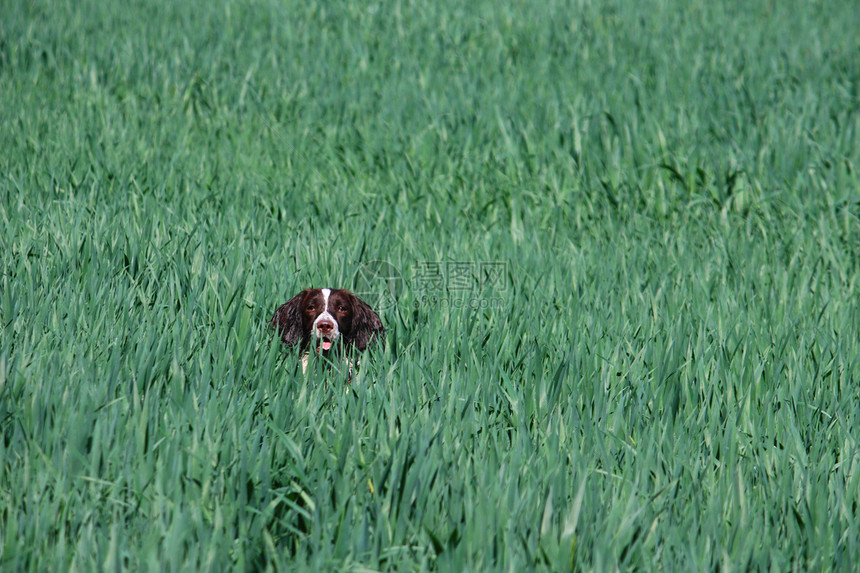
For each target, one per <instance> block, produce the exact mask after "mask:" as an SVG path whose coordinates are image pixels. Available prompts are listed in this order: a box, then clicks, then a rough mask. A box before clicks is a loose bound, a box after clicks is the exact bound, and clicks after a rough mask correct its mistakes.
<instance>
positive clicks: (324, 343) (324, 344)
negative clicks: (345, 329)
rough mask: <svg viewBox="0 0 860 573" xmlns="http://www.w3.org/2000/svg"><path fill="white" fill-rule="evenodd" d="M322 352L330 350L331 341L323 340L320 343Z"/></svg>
mask: <svg viewBox="0 0 860 573" xmlns="http://www.w3.org/2000/svg"><path fill="white" fill-rule="evenodd" d="M322 347H323V350H328V349H329V348H331V340H323V343H322Z"/></svg>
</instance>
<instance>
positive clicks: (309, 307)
mask: <svg viewBox="0 0 860 573" xmlns="http://www.w3.org/2000/svg"><path fill="white" fill-rule="evenodd" d="M315 308H316V307H315V306H314V305H312V304H309V305H308V306H307V308H306V309H305V310H314V309H315Z"/></svg>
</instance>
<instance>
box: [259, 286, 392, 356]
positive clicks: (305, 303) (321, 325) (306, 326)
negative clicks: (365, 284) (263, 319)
mask: <svg viewBox="0 0 860 573" xmlns="http://www.w3.org/2000/svg"><path fill="white" fill-rule="evenodd" d="M270 324H271V325H273V326H275V327H276V328H277V329H278V333H279V334H280V335H281V340H283V342H284V344H286V345H288V346H295V345H296V344H300V345H301V349H302V350H305V349H306V348H308V347H309V346H311V345H313V348H314V350H315V351H316V352H320V353H323V354H327V353H329V352H331V351H333V350H334V349H335V348H337V347H338V346H344V347H354V348H356V349H358V350H364V349H365V348H367V346H368V344H370V343H371V342H373V341H374V340H376V339H377V338H380V337H381V336H382V334H384V332H385V329H384V328H383V326H382V321H381V320H379V316H377V314H376V313H375V312H374V311H373V309H372V308H370V306H368V305H367V303H365V302H364V301H362V300H361V299H359V298H358V297H357V296H355V295H354V294H352V293H351V292H349V291H346V290H343V289H330V288H320V289H306V290H303V291H302V292H300V293H299V294H297V295H296V296H294V297H293V298H291V299H290V300H289V301H287V302H286V303H285V304H283V305H281V306H280V307H279V308H278V310H276V311H275V315H274V316H273V317H272V319H271V321H270Z"/></svg>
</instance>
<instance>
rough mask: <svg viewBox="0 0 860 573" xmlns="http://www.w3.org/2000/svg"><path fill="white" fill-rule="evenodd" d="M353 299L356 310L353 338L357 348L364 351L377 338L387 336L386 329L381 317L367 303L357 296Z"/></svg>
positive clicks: (354, 310) (354, 312) (353, 319)
mask: <svg viewBox="0 0 860 573" xmlns="http://www.w3.org/2000/svg"><path fill="white" fill-rule="evenodd" d="M352 298H353V306H354V308H353V316H352V336H351V338H352V342H353V344H355V347H356V348H358V349H359V350H364V349H365V348H367V345H368V344H370V343H371V342H373V341H375V340H376V339H377V338H382V335H383V334H385V328H384V327H383V326H382V321H381V320H379V316H378V315H377V314H376V313H375V312H373V309H372V308H370V306H369V305H368V304H367V303H366V302H364V301H363V300H361V299H360V298H358V297H357V296H355V295H353V296H352Z"/></svg>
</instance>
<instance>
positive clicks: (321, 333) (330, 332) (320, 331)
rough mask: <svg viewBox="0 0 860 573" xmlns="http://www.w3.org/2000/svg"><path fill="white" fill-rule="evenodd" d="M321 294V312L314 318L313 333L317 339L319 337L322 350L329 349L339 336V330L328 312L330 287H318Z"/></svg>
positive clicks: (335, 321)
mask: <svg viewBox="0 0 860 573" xmlns="http://www.w3.org/2000/svg"><path fill="white" fill-rule="evenodd" d="M320 292H321V293H322V296H323V304H322V308H323V312H322V313H321V314H320V315H319V316H318V317H317V318H316V320H314V325H313V333H314V336H315V337H316V338H317V339H320V346H321V348H322V350H329V349H331V346H332V343H333V342H334V341H335V340H337V338H338V337H339V336H340V331H339V329H338V326H337V320H335V318H334V316H333V315H332V314H331V312H329V310H330V309H329V307H328V306H329V298H330V297H331V289H329V288H324V289H320Z"/></svg>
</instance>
